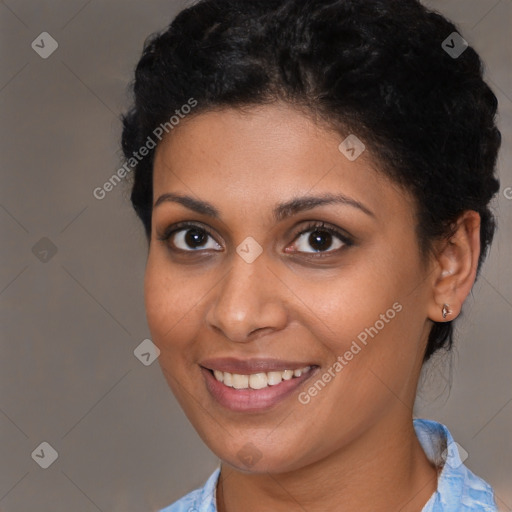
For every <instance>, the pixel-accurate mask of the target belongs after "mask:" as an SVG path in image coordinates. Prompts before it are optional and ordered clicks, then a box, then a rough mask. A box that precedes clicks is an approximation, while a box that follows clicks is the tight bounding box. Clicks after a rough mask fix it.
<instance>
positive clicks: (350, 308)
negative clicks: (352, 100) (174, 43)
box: [145, 105, 432, 472]
mask: <svg viewBox="0 0 512 512" xmlns="http://www.w3.org/2000/svg"><path fill="white" fill-rule="evenodd" d="M348 135H349V134H348V133H347V134H346V135H345V136H343V137H340V136H339V135H337V134H335V133H334V132H331V131H327V130H326V129H324V128H320V127H319V126H317V125H315V124H314V123H313V122H312V121H310V120H309V119H308V118H306V117H305V116H304V115H303V114H301V113H299V112H297V111H295V110H292V109H291V108H290V107H287V106H284V105H273V106H265V107H260V108H251V109H248V110H246V111H245V112H244V113H240V112H238V111H235V110H231V109H226V110H223V111H218V112H210V113H204V114H200V115H198V116H197V117H195V118H191V119H185V120H184V121H182V122H181V124H180V125H179V126H177V127H176V128H174V130H173V131H172V132H170V134H169V135H168V136H167V138H166V139H164V140H163V141H162V142H161V144H160V145H159V147H158V148H157V153H156V155H155V163H154V205H155V206H154V209H153V225H152V238H151V243H150V251H149V258H148V263H147V269H146V279H145V298H146V309H147V317H148V322H149V327H150V330H151V334H152V338H153V342H154V343H155V344H156V345H157V346H158V347H159V349H160V351H161V354H160V358H159V361H160V365H161V367H162V369H163V371H164V374H165V377H166V379H167V381H168V383H169V385H170V387H171V388H172V390H173V392H174V394H175V396H176V398H177V400H178V401H179V403H180V404H181V406H182V407H183V409H184V411H185V413H186V415H187V416H188V418H189V420H190V421H191V422H192V424H193V425H194V427H195V428H196V430H197V431H198V433H199V434H200V435H201V437H202V438H203V440H204V441H205V442H206V443H207V445H208V446H209V447H210V448H211V449H212V450H213V451H214V452H215V453H216V454H217V455H218V456H219V457H220V458H221V459H222V460H224V461H226V462H228V463H229V464H231V465H233V466H235V467H237V468H239V469H240V470H249V471H253V472H263V471H273V472H283V471H289V470H294V469H298V468H301V467H304V466H305V465H307V464H311V463H314V462H317V461H319V460H320V459H323V458H325V457H327V456H329V455H331V454H333V453H335V452H339V451H340V450H345V449H348V448H349V447H354V446H357V442H358V440H359V441H361V440H362V439H363V438H364V437H367V438H369V437H368V436H374V437H373V438H374V439H376V437H375V436H377V437H378V436H386V435H389V432H391V431H393V430H392V429H395V428H396V427H397V425H399V424H403V421H404V418H406V419H407V421H410V417H411V415H412V411H411V409H412V405H413V402H414V396H415V392H416V385H417V380H418V375H419V371H420V369H421V363H422V356H423V351H424V347H425V343H426V337H427V334H428V329H429V326H430V324H429V320H428V318H427V313H426V311H427V302H428V301H429V300H431V295H432V291H431V283H430V282H429V270H428V268H425V267H424V266H423V265H422V262H421V259H420V254H419V249H418V241H417V239H416V234H415V217H414V212H415V209H414V203H413V201H412V199H411V197H410V196H409V195H408V194H407V193H406V192H404V191H403V190H402V189H400V188H399V187H397V186H395V185H394V184H393V183H391V182H390V181H388V180H387V179H386V178H385V177H383V176H382V175H381V174H379V173H377V171H376V170H375V167H374V166H372V161H371V159H370V154H369V152H368V151H363V153H362V154H361V155H360V156H359V157H358V158H356V159H355V160H354V159H353V158H354V156H357V152H356V151H357V149H358V148H359V147H356V151H354V152H351V151H350V147H353V146H351V144H350V142H348V143H346V146H345V149H344V152H342V151H341V150H340V149H339V145H340V143H341V142H342V140H343V139H345V137H347V136H348ZM363 142H364V141H363ZM347 148H348V151H347ZM345 155H347V156H349V157H350V159H349V158H347V156H345ZM328 195H329V196H332V197H338V201H331V202H322V201H321V200H322V198H324V199H325V197H327V196H328ZM176 198H178V200H176ZM179 198H183V199H181V200H179ZM185 198H187V199H185ZM305 198H308V199H307V200H306V199H305ZM317 199H318V201H317ZM178 223H192V224H193V226H188V227H187V226H185V227H184V226H183V224H181V225H179V226H177V224H178ZM322 225H323V226H322ZM328 230H334V231H328ZM171 232H172V233H171ZM165 238H166V240H164V239H165ZM307 367H311V368H310V369H309V371H303V373H302V374H301V375H300V376H297V375H299V373H300V372H298V371H297V372H295V373H293V376H292V372H291V370H298V369H301V368H307ZM212 370H216V371H215V372H213V371H212ZM269 372H271V373H269ZM214 373H215V374H217V377H218V378H220V379H221V380H224V382H220V381H218V380H217V378H216V377H215V375H214ZM232 386H234V387H232ZM368 456H369V457H371V456H372V454H371V453H370V454H369V455H368Z"/></svg>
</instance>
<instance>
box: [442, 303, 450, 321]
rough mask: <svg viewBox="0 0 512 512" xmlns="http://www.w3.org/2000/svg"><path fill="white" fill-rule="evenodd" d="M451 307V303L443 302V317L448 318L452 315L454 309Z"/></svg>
mask: <svg viewBox="0 0 512 512" xmlns="http://www.w3.org/2000/svg"><path fill="white" fill-rule="evenodd" d="M449 308H450V304H443V318H446V317H447V316H448V315H451V313H452V310H451V309H449Z"/></svg>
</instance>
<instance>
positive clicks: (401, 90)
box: [122, 0, 501, 361]
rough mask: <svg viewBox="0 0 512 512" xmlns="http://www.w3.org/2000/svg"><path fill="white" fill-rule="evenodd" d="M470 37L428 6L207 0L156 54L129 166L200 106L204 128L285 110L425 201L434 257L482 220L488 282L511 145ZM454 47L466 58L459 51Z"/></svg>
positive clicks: (147, 183)
mask: <svg viewBox="0 0 512 512" xmlns="http://www.w3.org/2000/svg"><path fill="white" fill-rule="evenodd" d="M454 32H457V33H458V35H456V36H455V37H456V39H453V37H454V36H453V33H454ZM459 35H460V31H459V30H458V29H457V27H456V26H455V25H454V24H453V23H452V22H450V21H449V20H447V19H446V18H445V17H444V16H442V15H441V14H440V13H438V12H436V11H433V10H430V9H427V8H426V7H424V6H423V5H422V4H421V3H420V2H419V1H417V0H364V1H362V0H257V1H255V0H202V1H199V2H197V3H195V4H193V5H191V6H190V7H188V8H186V9H184V10H182V11H181V12H180V13H179V14H178V15H177V16H176V18H175V19H174V20H173V21H172V23H171V24H170V25H169V26H168V27H167V28H166V29H165V30H164V31H162V32H159V33H156V34H153V35H151V36H150V37H149V38H148V39H147V40H146V42H145V44H144V49H143V53H142V57H141V59H140V61H139V63H138V65H137V67H136V71H135V79H134V82H133V84H132V87H133V93H134V104H133V106H132V107H131V108H130V110H129V111H128V112H127V113H126V114H125V115H123V117H122V122H123V134H122V148H123V152H124V155H125V157H126V158H127V159H128V158H131V157H132V156H133V153H134V151H137V150H138V149H139V148H140V147H141V146H143V145H144V144H145V143H146V141H147V140H148V137H151V134H153V133H154V130H155V128H156V127H158V126H160V125H162V124H163V123H166V122H168V121H169V118H170V116H171V115H173V114H174V112H176V110H179V109H180V108H181V107H182V106H183V105H185V104H187V103H188V102H189V101H190V99H191V98H193V99H194V101H195V102H196V104H197V106H195V108H194V109H193V112H192V113H191V114H190V115H192V116H193V115H197V114H199V113H201V112H206V111H209V110H213V109H219V108H228V107H229V108H242V107H245V106H251V105H262V104H271V103H273V102H276V101H284V102H287V103H288V104H290V105H292V106H294V107H296V108H298V109H301V110H303V111H304V112H309V113H310V114H312V115H313V116H314V117H315V119H317V120H318V119H320V120H322V121H323V122H325V123H327V124H328V125H330V126H331V127H332V128H334V129H336V130H338V131H339V132H340V134H343V136H347V135H348V134H349V133H354V134H356V135H357V137H358V138H360V139H362V140H363V141H364V143H365V145H366V147H367V149H368V151H369V153H370V154H371V155H372V156H373V157H374V160H375V161H376V162H377V163H378V165H379V170H381V171H382V172H383V173H384V174H385V175H387V176H388V177H390V178H391V179H392V180H394V181H395V182H396V183H398V184H400V185H401V186H402V187H404V188H405V189H406V190H408V191H410V192H411V193H412V194H413V196H414V197H415V199H416V203H417V226H416V231H417V235H418V241H419V247H420V250H421V254H422V255H426V254H428V253H429V251H431V250H432V247H433V244H432V242H433V241H434V240H436V239H442V238H448V237H449V235H450V233H451V229H452V227H453V223H454V221H455V220H456V219H457V218H458V217H459V216H460V214H461V213H462V212H463V211H465V210H474V211H476V212H478V213H479V214H480V217H481V228H480V240H481V253H480V257H479V261H478V272H479V271H480V267H481V264H482V262H483V260H484V258H485V256H486V254H487V250H488V247H489V246H490V243H491V241H492V238H493V235H494V230H495V219H494V216H493V214H492V213H491V210H490V208H489V204H490V201H491V199H492V198H493V196H494V195H495V194H496V192H497V191H498V190H499V181H498V179H497V178H496V176H495V166H496V161H497V155H498V150H499V147H500V144H501V134H500V131H499V130H498V129H497V127H496V124H495V115H496V111H497V105H498V101H497V99H496V96H495V95H494V94H493V92H492V91H491V89H490V88H489V86H488V85H487V84H486V83H485V81H484V80H483V64H482V62H481V60H480V58H479V56H478V54H477V53H476V52H475V50H474V49H473V48H472V47H471V46H468V47H465V46H464V45H463V44H464V43H463V39H461V36H459ZM450 37H451V39H450ZM444 41H448V44H447V45H446V43H445V44H444V45H443V42H444ZM455 44H457V45H459V49H462V50H463V51H462V53H461V54H460V55H453V54H450V53H449V52H448V51H446V48H447V46H448V48H449V47H455ZM461 44H462V45H463V46H460V45H461ZM443 46H444V47H443ZM167 126H169V123H168V125H167ZM341 140H342V139H340V142H341ZM153 157H154V149H152V150H150V152H149V155H148V157H147V158H144V159H141V161H139V162H137V163H136V165H135V166H134V180H133V187H132V192H131V200H132V204H133V207H134V209H135V211H136V212H137V214H138V216H139V217H140V219H141V220H142V222H143V225H144V228H145V232H146V235H147V237H148V240H150V236H151V210H152V201H153V197H152V196H153V185H152V173H153ZM478 272H477V275H478ZM452 324H453V321H449V322H433V326H432V329H431V331H430V334H429V339H428V344H427V347H426V352H425V356H424V361H427V360H428V359H429V358H430V356H431V355H432V354H433V353H434V352H436V351H437V350H439V349H441V348H445V349H447V350H449V349H451V347H452V344H453V325H452Z"/></svg>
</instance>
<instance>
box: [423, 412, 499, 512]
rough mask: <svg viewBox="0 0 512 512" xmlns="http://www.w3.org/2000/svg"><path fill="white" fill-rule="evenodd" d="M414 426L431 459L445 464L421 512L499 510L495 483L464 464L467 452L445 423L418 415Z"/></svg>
mask: <svg viewBox="0 0 512 512" xmlns="http://www.w3.org/2000/svg"><path fill="white" fill-rule="evenodd" d="M414 428H415V430H416V434H417V436H418V439H419V441H420V443H421V445H422V447H423V450H424V451H425V454H426V455H427V457H428V459H429V460H430V461H431V462H432V463H434V464H435V465H437V466H440V467H442V468H441V470H440V472H439V477H438V484H437V491H436V492H435V493H434V495H433V496H432V498H431V499H430V500H429V502H428V503H427V504H426V505H425V507H424V509H423V511H422V512H476V511H480V512H498V508H497V505H496V502H495V500H494V491H493V489H492V487H491V486H490V485H489V484H488V483H487V482H485V481H484V480H483V479H482V478H480V477H478V476H476V475H475V474H474V473H473V472H472V471H470V469H469V468H467V467H466V466H465V465H464V460H466V458H467V452H466V451H465V450H464V448H463V447H461V446H460V445H459V444H458V443H456V442H455V441H454V439H453V437H452V435H451V434H450V431H449V430H448V429H447V428H446V426H444V425H442V424H441V423H437V422H435V421H431V420H424V419H415V420H414Z"/></svg>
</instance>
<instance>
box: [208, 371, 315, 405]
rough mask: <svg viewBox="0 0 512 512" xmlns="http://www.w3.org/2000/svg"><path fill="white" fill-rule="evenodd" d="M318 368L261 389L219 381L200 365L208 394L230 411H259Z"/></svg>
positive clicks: (297, 385) (274, 402)
mask: <svg viewBox="0 0 512 512" xmlns="http://www.w3.org/2000/svg"><path fill="white" fill-rule="evenodd" d="M317 369H318V368H316V367H313V368H312V369H311V370H309V371H308V372H307V373H305V374H304V375H301V376H300V377H292V378H291V379H290V380H283V381H281V383H280V384H276V385H275V386H268V387H266V388H263V389H251V388H247V389H235V388H231V387H229V386H225V385H224V384H223V383H222V382H219V381H218V380H217V379H216V378H215V377H214V376H213V374H212V373H211V371H210V370H207V369H206V368H203V367H201V372H202V373H203V378H204V379H205V383H206V388H207V389H208V391H209V392H210V395H212V397H213V398H214V399H215V400H216V401H217V402H218V403H219V404H220V405H222V406H223V407H225V408H226V409H229V410H231V411H240V412H261V411H264V410H266V409H269V408H271V407H273V406H275V405H276V404H278V403H280V402H282V401H283V400H284V399H285V398H287V397H289V396H290V395H291V394H293V392H294V391H295V390H296V389H297V388H298V387H299V386H300V385H301V384H302V383H303V382H304V381H306V380H308V379H309V378H310V377H312V376H313V375H314V374H315V373H316V370H317Z"/></svg>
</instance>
